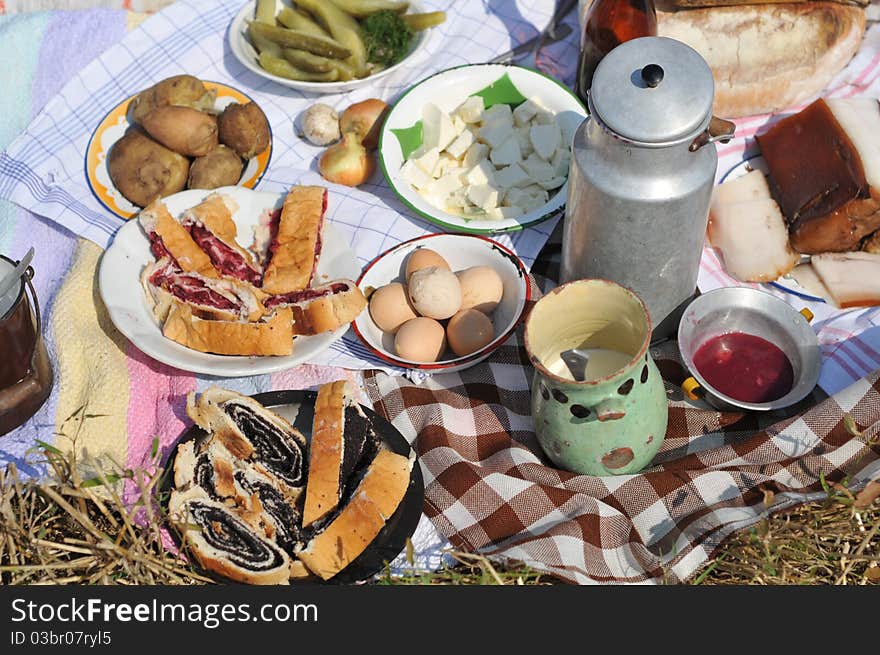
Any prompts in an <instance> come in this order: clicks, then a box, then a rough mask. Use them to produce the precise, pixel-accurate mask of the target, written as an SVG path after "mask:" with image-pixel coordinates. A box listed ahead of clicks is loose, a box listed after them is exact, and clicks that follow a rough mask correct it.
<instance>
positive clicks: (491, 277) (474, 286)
mask: <svg viewBox="0 0 880 655" xmlns="http://www.w3.org/2000/svg"><path fill="white" fill-rule="evenodd" d="M455 275H456V277H458V283H459V285H460V286H461V308H462V309H471V308H473V309H478V310H480V311H481V312H483V313H484V314H491V313H492V312H494V311H495V308H496V307H498V303H500V302H501V298H502V297H503V296H504V283H503V282H502V281H501V276H500V275H498V273H497V272H496V271H495V269H494V268H492V267H491V266H472V267H471V268H466V269H464V270H463V271H459V272H458V273H456V274H455Z"/></svg>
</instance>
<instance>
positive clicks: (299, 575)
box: [290, 559, 315, 580]
mask: <svg viewBox="0 0 880 655" xmlns="http://www.w3.org/2000/svg"><path fill="white" fill-rule="evenodd" d="M314 577H315V576H313V575H312V572H311V571H309V570H308V569H307V568H306V565H305V564H303V563H302V562H300V561H299V560H296V559H293V560H290V579H291V580H308V579H309V578H314Z"/></svg>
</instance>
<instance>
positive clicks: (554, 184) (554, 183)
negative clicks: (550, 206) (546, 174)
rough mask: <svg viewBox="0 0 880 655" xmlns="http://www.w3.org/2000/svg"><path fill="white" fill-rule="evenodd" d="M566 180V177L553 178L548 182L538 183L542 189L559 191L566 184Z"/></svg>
mask: <svg viewBox="0 0 880 655" xmlns="http://www.w3.org/2000/svg"><path fill="white" fill-rule="evenodd" d="M565 180H566V178H564V177H551V178H550V179H547V180H541V181H540V182H538V184H539V185H540V186H541V187H542V188H544V189H547V190H548V191H550V190H552V189H558V188H559V187H561V186H562V185H563V184H565Z"/></svg>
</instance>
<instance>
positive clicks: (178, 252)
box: [138, 200, 218, 277]
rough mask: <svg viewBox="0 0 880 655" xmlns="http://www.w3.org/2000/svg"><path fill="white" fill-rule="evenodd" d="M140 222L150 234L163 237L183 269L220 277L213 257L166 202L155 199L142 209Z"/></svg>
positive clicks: (166, 247)
mask: <svg viewBox="0 0 880 655" xmlns="http://www.w3.org/2000/svg"><path fill="white" fill-rule="evenodd" d="M138 222H139V223H140V224H141V227H142V228H143V229H144V231H145V232H147V234H148V235H149V234H150V233H151V232H156V234H158V235H159V236H160V237H162V243H163V245H164V246H165V249H166V250H167V251H168V253H169V254H170V255H171V256H172V257H174V260H175V261H176V262H177V264H178V266H180V268H181V269H182V270H184V271H187V272H191V273H199V274H200V275H204V276H205V277H218V273H217V270H216V269H215V268H214V265H213V264H212V263H211V258H210V257H208V255H207V253H205V251H204V250H202V249H201V248H199V244H197V243H196V242H195V241H193V238H192V237H191V236H190V234H189V232H187V231H186V228H185V227H183V225H181V224H180V223H179V222H178V221H176V220H174V218H173V217H172V216H171V213H170V212H169V211H168V208H167V207H166V206H165V203H164V202H162V201H161V200H155V201H154V202H153V203H151V204H150V205H148V206H147V207H145V208H144V209H142V210H141V211H140V213H139V214H138Z"/></svg>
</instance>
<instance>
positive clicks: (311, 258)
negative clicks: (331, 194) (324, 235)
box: [257, 186, 327, 295]
mask: <svg viewBox="0 0 880 655" xmlns="http://www.w3.org/2000/svg"><path fill="white" fill-rule="evenodd" d="M326 209H327V189H326V188H324V187H321V186H295V187H293V188H292V189H291V190H290V192H289V193H288V194H287V196H286V197H285V199H284V205H283V207H282V208H281V212H280V214H279V215H278V217H277V224H275V223H273V224H271V225H270V226H268V229H267V230H265V231H263V232H262V235H263V236H262V241H263V243H261V244H259V246H257V247H258V248H259V249H260V250H261V251H263V252H266V259H267V260H268V261H267V264H266V267H265V274H264V275H263V285H262V288H263V291H265V292H266V293H268V294H272V295H278V294H285V293H290V292H291V291H300V290H302V289H306V288H308V287H309V286H310V285H311V283H312V279H313V278H314V276H315V269H316V268H317V265H318V259H319V257H320V255H321V246H322V244H321V228H322V227H323V225H324V212H325V211H326ZM272 220H273V221H274V220H275V218H274V217H273V218H272ZM266 238H268V243H266V242H265V239H266Z"/></svg>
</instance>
